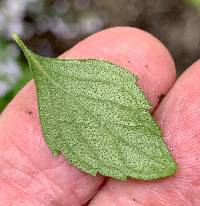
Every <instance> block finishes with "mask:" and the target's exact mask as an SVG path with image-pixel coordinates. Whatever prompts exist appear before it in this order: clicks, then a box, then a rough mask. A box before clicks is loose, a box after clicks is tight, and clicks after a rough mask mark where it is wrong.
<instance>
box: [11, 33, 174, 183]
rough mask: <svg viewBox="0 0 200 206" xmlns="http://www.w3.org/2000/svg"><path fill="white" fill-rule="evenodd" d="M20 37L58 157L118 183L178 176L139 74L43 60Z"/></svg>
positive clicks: (103, 64)
mask: <svg viewBox="0 0 200 206" xmlns="http://www.w3.org/2000/svg"><path fill="white" fill-rule="evenodd" d="M14 38H15V40H16V42H17V43H18V44H19V46H20V47H21V48H22V50H23V51H24V54H25V56H26V58H27V59H28V62H29V65H30V68H31V71H32V74H33V77H34V81H35V85H36V88H37V97H38V106H39V114H40V122H41V126H42V130H43V134H44V137H45V140H46V143H47V144H48V146H49V148H50V149H51V151H52V152H53V153H54V154H55V155H58V154H59V153H60V152H61V153H62V154H63V155H64V156H65V157H66V158H67V159H68V160H69V161H70V162H71V163H72V164H73V165H75V166H76V167H78V168H79V169H81V170H82V171H84V172H87V173H89V174H90V175H96V174H97V172H98V173H100V174H103V175H105V176H110V177H113V178H116V179H123V180H124V179H126V178H127V177H132V178H136V179H143V180H150V179H157V178H160V177H165V176H169V175H172V174H174V173H175V171H176V164H175V162H174V160H173V158H172V156H171V155H170V153H169V151H168V149H167V147H166V145H165V144H164V142H163V139H162V134H161V130H160V128H159V127H158V125H157V124H156V122H155V121H154V119H153V117H152V116H151V115H150V113H149V111H148V110H149V108H150V104H149V102H148V100H147V99H146V97H145V96H144V93H143V92H142V91H141V90H140V89H139V87H138V86H137V84H136V82H137V77H136V76H134V75H133V74H130V73H129V72H128V71H126V70H125V69H122V68H121V67H119V66H117V65H114V64H112V63H109V62H107V61H100V60H95V59H86V60H77V59H72V60H61V59H56V58H48V57H42V56H39V55H36V54H34V53H33V52H31V51H30V50H29V49H27V47H26V46H25V45H24V43H23V42H22V41H21V40H20V39H19V38H18V37H17V36H16V35H14Z"/></svg>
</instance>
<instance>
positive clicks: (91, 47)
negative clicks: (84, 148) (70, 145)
mask: <svg viewBox="0 0 200 206" xmlns="http://www.w3.org/2000/svg"><path fill="white" fill-rule="evenodd" d="M61 58H95V59H104V60H108V61H111V62H113V63H114V64H117V65H120V66H122V67H125V68H127V69H128V70H129V71H130V72H132V73H134V74H136V75H137V76H138V77H139V82H138V84H139V86H140V87H141V88H142V89H143V91H144V92H145V95H146V96H147V97H148V99H149V100H150V101H151V103H152V105H153V109H152V114H153V116H154V117H155V119H156V121H157V122H158V124H159V125H160V126H161V128H162V131H163V134H164V140H165V142H166V143H167V145H168V148H169V150H170V151H171V153H172V155H173V157H174V158H175V160H176V162H177V164H178V170H177V173H176V174H175V175H174V176H171V177H168V178H165V179H160V180H154V181H139V180H134V179H129V180H127V181H118V180H113V179H109V178H106V177H103V176H101V175H97V176H96V177H93V176H90V175H87V174H85V173H83V172H81V171H80V170H78V169H76V168H75V167H74V166H72V165H70V163H68V161H67V160H66V159H64V157H63V156H62V155H60V156H58V157H55V156H54V155H53V154H52V153H51V151H50V150H49V149H48V146H47V145H46V143H45V141H44V138H43V136H42V133H41V128H40V124H39V117H38V110H37V101H36V92H35V86H34V83H33V81H31V82H30V83H28V84H27V85H26V86H25V88H24V89H22V91H21V92H19V94H18V95H17V96H16V97H15V98H14V100H13V101H12V102H11V103H10V104H9V105H8V106H7V108H6V109H5V110H4V112H3V113H2V114H1V116H0V168H1V169H0V206H1V205H2V206H10V205H14V206H24V205H25V206H34V205H37V206H81V205H89V206H128V205H131V206H171V205H173V206H183V205H184V206H187V205H188V206H199V205H200V121H199V117H200V107H199V105H200V79H199V78H200V77H199V75H200V61H197V62H196V63H195V64H193V65H192V66H191V67H190V68H189V69H187V70H186V72H184V74H183V75H182V76H181V77H180V78H179V79H178V80H177V81H176V82H175V65H174V62H173V60H172V58H171V56H170V54H169V53H168V51H167V49H166V48H165V47H164V46H163V45H162V44H161V43H160V42H159V41H158V40H157V39H155V38H154V37H153V36H151V35H150V34H148V33H146V32H144V31H141V30H138V29H134V28H129V27H118V28H112V29H108V30H104V31H102V32H99V33H97V34H94V35H92V36H91V37H89V38H87V39H85V40H83V41H82V42H80V43H79V44H77V45H76V46H75V47H73V48H72V49H70V50H69V51H67V52H66V53H64V54H63V55H62V56H61ZM173 84H174V85H173ZM171 87H172V88H171ZM170 88H171V89H170ZM169 89H170V91H168V90H169ZM164 94H167V95H166V96H165V97H164V99H163V101H162V102H161V103H160V97H161V96H163V95H164Z"/></svg>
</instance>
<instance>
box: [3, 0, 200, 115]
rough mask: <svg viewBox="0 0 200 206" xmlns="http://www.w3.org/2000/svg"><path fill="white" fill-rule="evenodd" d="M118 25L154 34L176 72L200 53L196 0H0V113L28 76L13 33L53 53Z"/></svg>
mask: <svg viewBox="0 0 200 206" xmlns="http://www.w3.org/2000/svg"><path fill="white" fill-rule="evenodd" d="M119 25H120V26H122V25H124V26H134V27H138V28H141V29H143V30H146V31H148V32H150V33H152V34H153V35H155V36H156V37H158V38H159V39H160V40H161V41H162V42H163V43H164V44H165V45H166V46H167V47H168V49H169V50H170V51H171V53H172V55H173V58H174V60H175V63H176V66H177V74H178V75H180V74H181V73H182V72H183V71H184V69H185V68H187V66H188V65H190V64H191V63H193V62H194V61H195V60H197V59H198V58H200V0H0V112H1V111H2V110H3V108H4V107H5V106H6V105H7V104H8V103H9V101H10V100H11V99H12V98H13V96H14V95H15V94H16V93H17V92H18V91H19V90H20V89H21V87H23V86H24V84H26V82H27V81H29V80H30V79H31V75H30V73H29V70H28V68H27V63H26V61H25V59H24V57H23V55H22V53H21V51H20V50H19V49H18V48H17V46H16V45H15V44H14V42H13V41H12V38H11V35H12V32H17V33H18V34H19V35H20V36H21V38H22V39H23V40H24V41H25V43H26V44H27V46H28V47H29V48H30V49H31V50H33V51H35V52H36V53H38V54H41V55H45V56H51V57H56V56H58V55H60V54H61V53H63V52H64V51H66V50H68V49H69V48H71V47H72V46H73V45H75V44H76V43H77V42H79V41H80V40H81V39H83V38H85V37H86V36H88V35H90V34H92V33H95V32H97V31H99V30H101V29H104V28H108V27H112V26H119Z"/></svg>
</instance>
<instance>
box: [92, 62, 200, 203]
mask: <svg viewBox="0 0 200 206" xmlns="http://www.w3.org/2000/svg"><path fill="white" fill-rule="evenodd" d="M199 76H200V61H198V62H196V63H195V64H194V65H192V66H191V67H190V68H189V69H188V70H187V71H186V72H185V73H184V74H183V75H182V76H181V77H180V78H179V79H178V81H177V82H176V83H175V85H174V86H173V87H172V89H171V90H170V92H169V93H168V94H167V96H166V97H165V98H164V100H163V101H162V103H161V104H160V105H159V106H158V108H157V109H156V111H155V113H154V115H155V118H156V119H157V121H158V122H159V124H160V126H161V128H162V130H163V133H164V138H165V141H166V143H167V145H168V148H169V149H170V150H171V152H172V154H173V156H174V158H175V159H176V162H177V164H178V171H177V173H176V175H174V176H172V177H170V178H167V179H163V180H159V181H149V182H142V181H135V180H130V181H128V182H116V181H109V182H107V184H106V185H105V186H104V188H103V189H102V190H101V192H99V194H98V195H97V197H96V198H95V200H94V201H93V202H91V205H92V206H98V205H101V202H102V201H103V202H104V205H105V206H107V205H109V206H112V205H119V206H122V205H128V204H130V205H131V204H132V205H136V206H137V205H138V206H139V205H143V206H145V205H147V206H150V205H154V206H171V205H174V206H182V205H188V206H190V205H191V206H198V205H199V204H200V121H199V117H200V107H199V105H200V81H199Z"/></svg>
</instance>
